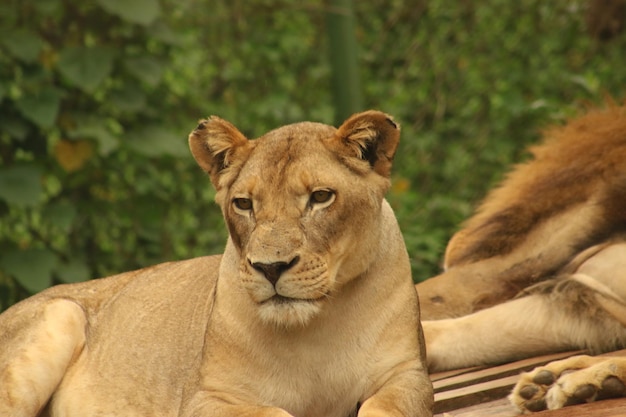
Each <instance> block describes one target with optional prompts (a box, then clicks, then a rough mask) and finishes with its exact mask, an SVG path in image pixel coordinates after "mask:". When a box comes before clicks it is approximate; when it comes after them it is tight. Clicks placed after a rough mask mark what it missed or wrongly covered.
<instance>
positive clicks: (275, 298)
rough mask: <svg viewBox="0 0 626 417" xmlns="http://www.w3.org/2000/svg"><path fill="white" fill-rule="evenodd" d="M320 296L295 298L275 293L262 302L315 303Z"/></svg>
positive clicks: (278, 303) (276, 303)
mask: <svg viewBox="0 0 626 417" xmlns="http://www.w3.org/2000/svg"><path fill="white" fill-rule="evenodd" d="M318 300H319V298H310V299H309V298H293V297H285V296H284V295H280V294H275V295H274V296H272V297H270V298H268V299H267V300H265V301H263V302H262V303H261V304H266V303H270V302H271V303H273V304H275V305H282V304H289V303H298V302H301V303H313V302H315V301H318Z"/></svg>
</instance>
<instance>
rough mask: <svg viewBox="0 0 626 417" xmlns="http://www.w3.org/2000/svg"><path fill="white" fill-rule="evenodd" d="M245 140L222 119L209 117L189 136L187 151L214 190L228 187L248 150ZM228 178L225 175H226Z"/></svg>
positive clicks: (248, 143) (247, 142) (249, 147)
mask: <svg viewBox="0 0 626 417" xmlns="http://www.w3.org/2000/svg"><path fill="white" fill-rule="evenodd" d="M251 147H252V146H251V144H250V141H249V140H248V139H246V137H245V136H244V135H243V134H242V133H241V132H240V131H239V130H237V128H236V127H235V126H233V125H232V124H231V123H229V122H227V121H226V120H223V119H220V118H219V117H216V116H211V117H209V118H208V119H206V120H202V121H200V124H199V125H198V127H196V128H195V129H194V131H193V132H191V134H190V135H189V148H190V149H191V153H192V154H193V157H194V158H195V160H196V162H197V163H198V165H200V168H202V169H203V170H204V171H206V172H207V173H208V174H209V177H210V178H211V182H212V183H213V185H214V186H215V188H216V189H217V190H219V189H221V188H222V187H225V186H228V185H229V184H230V181H231V180H232V178H233V175H232V174H233V172H236V171H237V168H241V166H242V165H243V163H244V162H245V160H246V159H247V156H248V154H249V152H250V149H251ZM229 173H230V174H231V175H227V174H229Z"/></svg>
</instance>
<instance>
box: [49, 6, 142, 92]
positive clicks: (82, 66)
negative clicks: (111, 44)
mask: <svg viewBox="0 0 626 417" xmlns="http://www.w3.org/2000/svg"><path fill="white" fill-rule="evenodd" d="M131 3H132V2H131ZM114 58H115V53H114V51H113V50H112V49H110V48H108V47H93V48H87V47H83V46H78V47H76V46H74V47H69V48H65V49H64V50H62V51H61V53H60V54H59V62H58V68H59V71H60V72H61V74H63V76H64V77H65V78H66V79H67V80H68V82H70V83H71V84H72V85H75V86H76V87H78V88H80V89H82V90H84V91H86V92H88V93H91V92H93V91H94V90H95V89H96V88H97V87H98V86H99V85H100V83H101V82H102V81H104V79H105V78H106V77H107V76H109V74H111V70H112V69H113V59H114Z"/></svg>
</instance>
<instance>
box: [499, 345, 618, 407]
mask: <svg viewBox="0 0 626 417" xmlns="http://www.w3.org/2000/svg"><path fill="white" fill-rule="evenodd" d="M625 384H626V358H622V357H619V358H602V357H592V356H586V355H581V356H574V357H571V358H567V359H563V360H560V361H555V362H551V363H549V364H548V365H546V366H541V367H538V368H535V369H534V370H532V371H530V372H526V373H524V374H522V376H521V377H520V380H519V381H518V383H517V385H516V386H515V388H514V389H513V393H512V394H511V395H510V396H509V399H510V400H511V402H512V403H513V404H514V405H515V406H517V407H518V408H519V409H520V410H522V411H541V410H545V409H550V410H554V409H557V408H562V407H565V406H568V405H574V404H581V403H585V402H591V401H596V400H601V399H606V398H616V397H623V396H624V395H626V385H625Z"/></svg>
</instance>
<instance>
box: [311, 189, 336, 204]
mask: <svg viewBox="0 0 626 417" xmlns="http://www.w3.org/2000/svg"><path fill="white" fill-rule="evenodd" d="M332 196H333V192H332V191H329V190H317V191H314V192H313V193H312V194H311V202H312V203H326V202H327V201H328V200H330V199H331V197H332Z"/></svg>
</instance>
